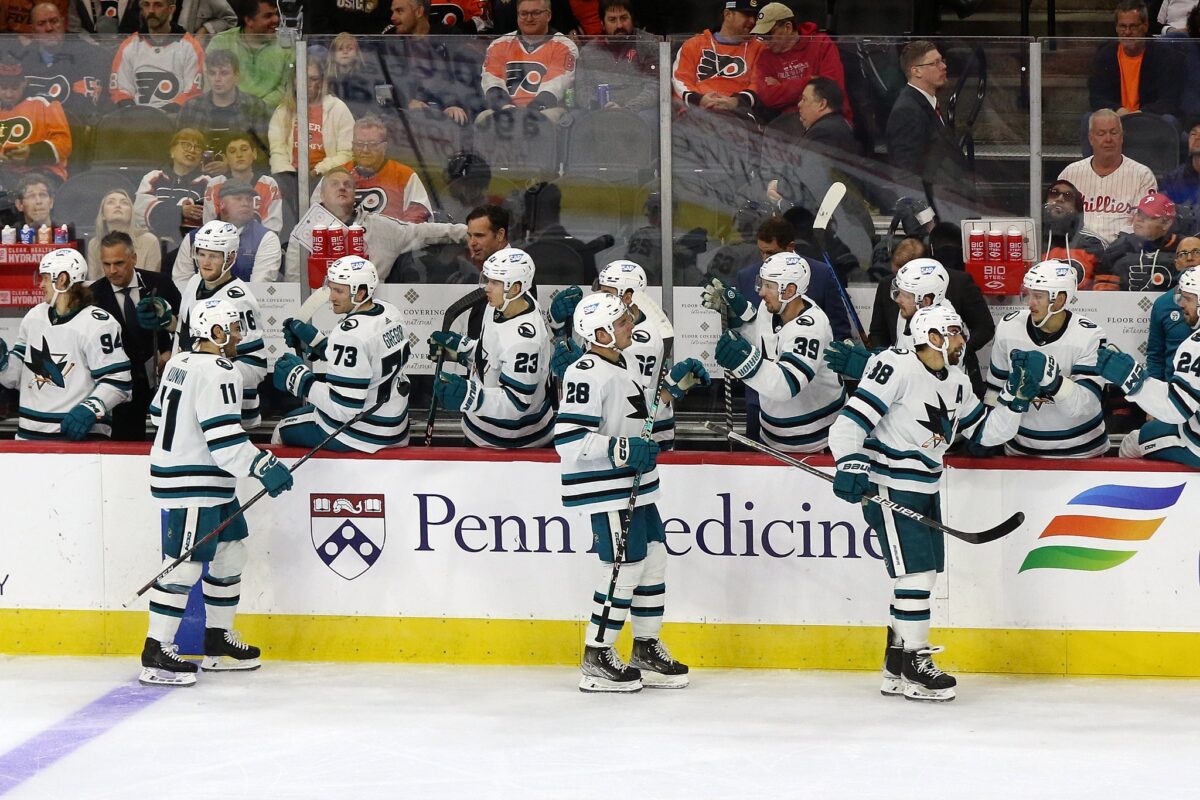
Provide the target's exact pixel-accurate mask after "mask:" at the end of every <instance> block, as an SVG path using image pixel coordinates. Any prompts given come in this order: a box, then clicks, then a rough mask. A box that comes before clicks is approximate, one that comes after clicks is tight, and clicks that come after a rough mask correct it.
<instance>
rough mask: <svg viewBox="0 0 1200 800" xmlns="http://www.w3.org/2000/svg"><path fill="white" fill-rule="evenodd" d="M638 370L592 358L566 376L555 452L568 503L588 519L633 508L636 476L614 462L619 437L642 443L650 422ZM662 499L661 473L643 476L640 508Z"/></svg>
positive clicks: (590, 355) (592, 355)
mask: <svg viewBox="0 0 1200 800" xmlns="http://www.w3.org/2000/svg"><path fill="white" fill-rule="evenodd" d="M638 373H639V370H638V368H637V367H636V366H635V365H634V364H633V362H632V360H630V361H626V359H625V358H624V356H623V355H622V356H620V357H619V358H618V360H617V361H616V362H612V361H609V360H608V359H606V358H604V357H602V356H600V355H597V354H596V353H587V354H585V355H584V356H583V357H582V358H580V359H579V360H578V361H576V362H575V363H574V364H572V365H571V366H570V367H568V368H567V371H566V374H564V375H563V397H562V401H561V402H560V403H559V408H558V419H557V421H556V422H555V424H554V447H555V449H556V450H558V455H559V458H560V459H561V460H562V498H563V505H564V506H566V507H567V508H578V509H580V510H581V511H584V512H585V513H588V514H595V513H598V512H602V511H619V510H624V509H625V508H628V507H629V493H630V491H631V490H632V489H633V479H634V476H635V475H636V474H637V472H636V470H634V469H632V468H630V467H620V468H617V467H614V466H613V464H612V461H610V460H609V457H608V444H609V440H610V439H612V438H613V437H629V438H633V437H637V436H640V435H641V434H642V430H643V428H645V426H646V419H647V418H648V417H649V409H648V408H647V406H646V393H645V389H644V388H643V384H642V381H641V377H640V375H639V374H638ZM657 498H658V468H657V467H655V468H654V469H652V470H650V471H649V472H645V473H642V480H641V484H640V486H639V489H638V496H637V505H639V506H644V505H649V504H650V503H653V502H654V501H655V500H656V499H657Z"/></svg>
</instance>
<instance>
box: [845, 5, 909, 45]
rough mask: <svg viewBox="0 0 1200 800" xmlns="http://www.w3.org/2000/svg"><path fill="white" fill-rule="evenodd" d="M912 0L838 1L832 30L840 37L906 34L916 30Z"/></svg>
mask: <svg viewBox="0 0 1200 800" xmlns="http://www.w3.org/2000/svg"><path fill="white" fill-rule="evenodd" d="M914 13H915V12H914V8H913V0H837V2H836V3H834V5H833V31H834V33H835V34H837V35H838V36H870V35H875V36H879V35H885V36H903V35H905V34H907V33H910V32H911V31H912V29H913V14H914Z"/></svg>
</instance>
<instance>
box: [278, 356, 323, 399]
mask: <svg viewBox="0 0 1200 800" xmlns="http://www.w3.org/2000/svg"><path fill="white" fill-rule="evenodd" d="M271 377H272V380H273V382H274V383H275V388H276V389H278V390H279V391H281V392H287V393H288V394H290V395H292V396H294V397H298V398H300V399H301V400H303V399H304V398H306V397H308V390H309V389H311V388H312V382H313V381H314V380H315V378H314V377H313V373H312V370H311V369H309V368H308V365H307V364H305V363H304V361H303V360H302V359H301V358H300V356H298V355H296V354H295V353H284V354H283V355H281V356H280V357H279V359H278V360H277V361H276V362H275V372H274V374H273V375H272V376H271Z"/></svg>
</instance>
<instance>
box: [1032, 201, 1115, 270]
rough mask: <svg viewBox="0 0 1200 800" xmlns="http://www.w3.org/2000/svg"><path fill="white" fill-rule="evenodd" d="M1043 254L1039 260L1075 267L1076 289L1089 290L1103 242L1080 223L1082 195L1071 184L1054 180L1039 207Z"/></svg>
mask: <svg viewBox="0 0 1200 800" xmlns="http://www.w3.org/2000/svg"><path fill="white" fill-rule="evenodd" d="M1042 230H1043V231H1045V233H1046V252H1045V254H1044V255H1043V257H1042V261H1065V262H1067V263H1068V264H1070V265H1071V266H1073V267H1075V271H1076V273H1077V274H1078V276H1079V288H1080V289H1091V288H1092V281H1093V279H1094V278H1095V276H1096V270H1097V269H1099V267H1100V259H1101V258H1103V257H1104V240H1103V239H1101V238H1100V236H1099V235H1098V234H1097V233H1096V232H1095V231H1092V230H1088V229H1087V228H1086V227H1084V224H1083V194H1082V193H1080V191H1079V189H1077V188H1075V184H1073V183H1071V182H1070V181H1064V180H1057V181H1055V182H1054V183H1052V184H1050V186H1049V187H1048V188H1047V189H1046V196H1045V197H1044V198H1043V205H1042Z"/></svg>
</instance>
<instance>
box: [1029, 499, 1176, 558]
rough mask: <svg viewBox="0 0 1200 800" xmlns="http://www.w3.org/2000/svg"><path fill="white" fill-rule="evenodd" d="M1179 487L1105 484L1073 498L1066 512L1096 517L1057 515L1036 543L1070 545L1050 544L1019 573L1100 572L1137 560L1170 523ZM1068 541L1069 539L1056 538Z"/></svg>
mask: <svg viewBox="0 0 1200 800" xmlns="http://www.w3.org/2000/svg"><path fill="white" fill-rule="evenodd" d="M1186 485H1187V484H1184V483H1181V484H1179V485H1177V486H1161V487H1150V486H1125V485H1123V484H1116V483H1110V484H1103V485H1100V486H1095V487H1093V488H1091V489H1088V490H1086V491H1084V492H1081V493H1079V494H1077V495H1075V496H1074V497H1072V498H1071V499H1070V500H1069V501H1068V502H1067V505H1068V506H1085V507H1088V508H1089V509H1091V510H1092V513H1082V514H1059V515H1057V516H1056V517H1054V519H1052V520H1050V522H1049V524H1047V525H1046V528H1045V530H1043V531H1042V533H1041V535H1040V536H1039V537H1038V539H1039V540H1041V539H1049V540H1051V541H1055V542H1067V541H1071V542H1073V543H1072V544H1065V543H1064V544H1046V545H1043V546H1041V547H1035V548H1034V549H1033V550H1031V551H1029V554H1028V555H1026V556H1025V561H1024V562H1022V564H1021V568H1020V569H1019V570H1017V571H1018V572H1025V571H1026V570H1031V569H1068V570H1076V571H1084V572H1100V571H1102V570H1107V569H1112V568H1113V567H1118V566H1120V565H1121V564H1124V563H1125V562H1126V561H1128V560H1129V559H1131V558H1133V557H1134V556H1135V555H1137V554H1138V550H1139V548H1140V547H1141V546H1142V545H1141V544H1140V543H1142V542H1147V541H1149V540H1150V537H1152V536H1153V535H1154V534H1155V533H1156V532H1157V531H1158V529H1159V527H1160V526H1161V525H1162V524H1163V522H1165V521H1166V519H1167V518H1166V516H1165V514H1161V513H1158V514H1156V513H1154V512H1165V511H1168V510H1169V509H1171V508H1172V507H1173V506H1174V505H1175V503H1176V502H1178V501H1179V496H1180V495H1181V494H1182V493H1183V487H1184V486H1186ZM1057 537H1067V538H1057Z"/></svg>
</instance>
